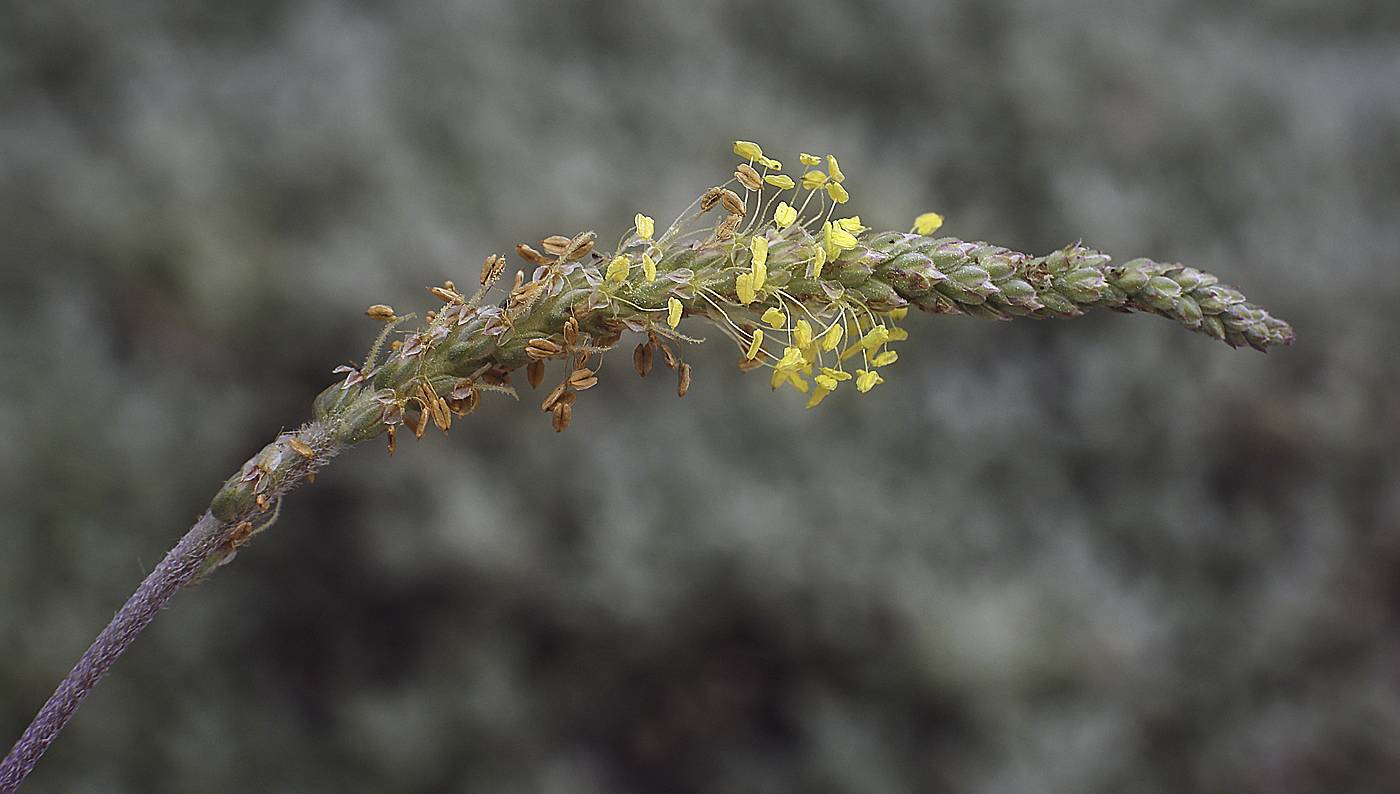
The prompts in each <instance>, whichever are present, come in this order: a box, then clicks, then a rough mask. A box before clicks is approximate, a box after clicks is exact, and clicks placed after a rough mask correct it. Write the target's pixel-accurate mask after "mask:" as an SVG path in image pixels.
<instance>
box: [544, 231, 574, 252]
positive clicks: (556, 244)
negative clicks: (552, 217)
mask: <svg viewBox="0 0 1400 794" xmlns="http://www.w3.org/2000/svg"><path fill="white" fill-rule="evenodd" d="M570 242H571V241H570V240H569V238H567V237H565V236H563V235H559V234H552V235H550V236H549V237H546V238H544V239H543V240H540V247H541V248H543V249H544V252H545V253H546V254H549V255H550V256H559V255H560V254H562V253H564V251H565V249H567V248H568V247H569V243H570Z"/></svg>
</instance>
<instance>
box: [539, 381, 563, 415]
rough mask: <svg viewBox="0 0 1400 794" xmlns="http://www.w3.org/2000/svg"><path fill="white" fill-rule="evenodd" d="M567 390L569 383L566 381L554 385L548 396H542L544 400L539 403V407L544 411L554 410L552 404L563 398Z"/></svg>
mask: <svg viewBox="0 0 1400 794" xmlns="http://www.w3.org/2000/svg"><path fill="white" fill-rule="evenodd" d="M568 390H569V384H568V382H567V381H566V382H564V383H561V384H559V385H558V386H555V387H554V391H552V392H550V393H549V396H548V397H546V398H544V402H542V403H540V407H541V408H543V409H544V410H546V411H552V410H554V406H555V405H556V404H558V402H559V401H560V400H561V399H563V398H564V395H565V394H566V393H568Z"/></svg>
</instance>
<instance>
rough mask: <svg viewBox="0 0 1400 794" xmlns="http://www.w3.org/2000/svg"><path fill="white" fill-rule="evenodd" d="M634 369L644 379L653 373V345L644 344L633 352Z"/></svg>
mask: <svg viewBox="0 0 1400 794" xmlns="http://www.w3.org/2000/svg"><path fill="white" fill-rule="evenodd" d="M632 368H633V369H635V370H637V374H638V375H641V376H642V377H643V378H645V377H646V376H647V373H648V372H651V345H649V344H647V343H645V342H643V343H641V344H639V345H637V349H636V350H633V351H632Z"/></svg>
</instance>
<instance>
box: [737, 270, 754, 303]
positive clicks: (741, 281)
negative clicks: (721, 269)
mask: <svg viewBox="0 0 1400 794" xmlns="http://www.w3.org/2000/svg"><path fill="white" fill-rule="evenodd" d="M734 290H735V292H738V293H739V302H740V303H742V304H743V305H745V306H748V305H749V304H750V303H753V301H754V298H756V297H758V296H757V295H756V294H755V293H754V289H753V273H740V274H739V275H738V276H737V277H736V278H735V279H734Z"/></svg>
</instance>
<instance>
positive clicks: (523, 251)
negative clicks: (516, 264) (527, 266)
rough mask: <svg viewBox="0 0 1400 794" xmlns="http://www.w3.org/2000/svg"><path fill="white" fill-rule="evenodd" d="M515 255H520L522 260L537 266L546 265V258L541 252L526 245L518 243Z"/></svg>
mask: <svg viewBox="0 0 1400 794" xmlns="http://www.w3.org/2000/svg"><path fill="white" fill-rule="evenodd" d="M515 253H517V254H519V255H520V258H521V259H524V260H525V261H526V262H530V263H532V264H536V265H542V264H544V256H543V255H542V254H541V253H540V252H539V251H536V250H535V249H533V248H531V247H530V246H528V245H526V244H524V243H516V245H515Z"/></svg>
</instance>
